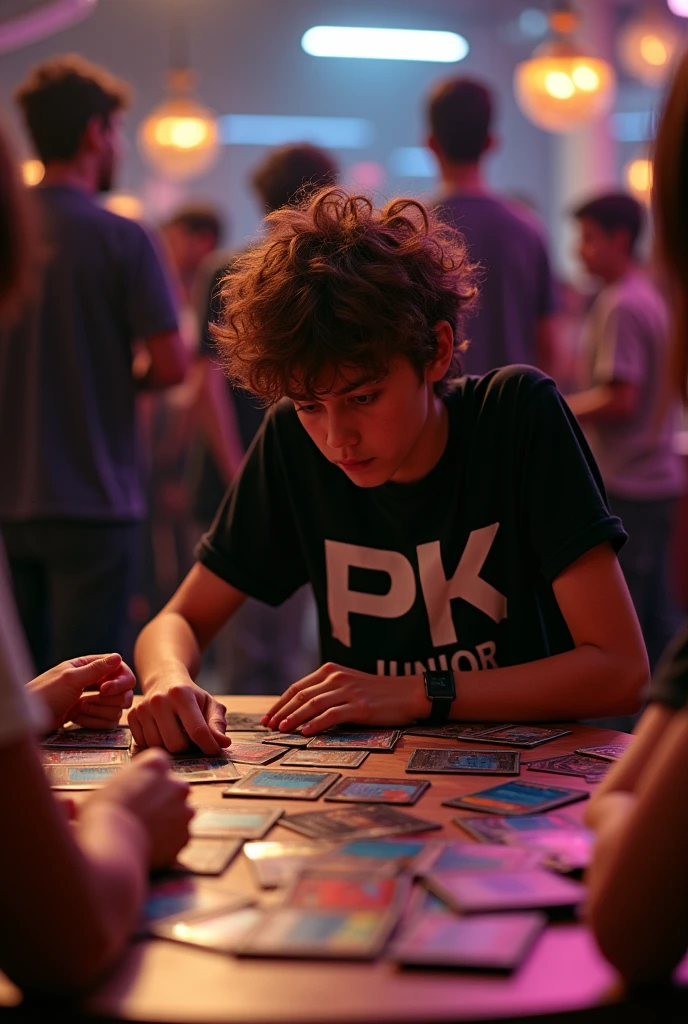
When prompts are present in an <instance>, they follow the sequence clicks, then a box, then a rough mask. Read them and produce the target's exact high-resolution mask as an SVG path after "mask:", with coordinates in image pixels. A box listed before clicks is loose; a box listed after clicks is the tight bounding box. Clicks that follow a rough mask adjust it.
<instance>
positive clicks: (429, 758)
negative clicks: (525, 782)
mask: <svg viewBox="0 0 688 1024" xmlns="http://www.w3.org/2000/svg"><path fill="white" fill-rule="evenodd" d="M520 756H521V755H520V754H519V752H518V751H517V750H461V749H460V748H457V749H456V750H453V749H452V748H451V747H437V748H433V747H424V748H421V749H419V750H414V751H413V753H412V754H411V756H410V758H409V759H408V763H407V765H406V771H407V772H442V773H443V774H447V775H518V773H519V771H520V761H519V758H520Z"/></svg>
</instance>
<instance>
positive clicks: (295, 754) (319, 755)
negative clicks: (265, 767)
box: [281, 750, 369, 768]
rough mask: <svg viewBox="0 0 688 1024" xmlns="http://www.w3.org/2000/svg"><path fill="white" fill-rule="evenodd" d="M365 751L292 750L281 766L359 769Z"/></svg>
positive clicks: (365, 754) (366, 753) (366, 754)
mask: <svg viewBox="0 0 688 1024" xmlns="http://www.w3.org/2000/svg"><path fill="white" fill-rule="evenodd" d="M368 753H369V751H367V750H292V751H291V752H290V753H289V754H287V755H286V756H285V757H283V758H282V762H281V763H282V764H285V765H289V766H290V767H291V766H293V767H295V768H325V767H327V768H359V767H360V766H361V765H362V764H363V762H364V761H365V759H366V757H367V756H368Z"/></svg>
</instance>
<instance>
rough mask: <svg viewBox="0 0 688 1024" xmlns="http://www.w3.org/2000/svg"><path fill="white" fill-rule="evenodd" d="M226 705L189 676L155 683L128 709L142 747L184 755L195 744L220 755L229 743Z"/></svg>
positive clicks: (130, 720)
mask: <svg viewBox="0 0 688 1024" xmlns="http://www.w3.org/2000/svg"><path fill="white" fill-rule="evenodd" d="M226 710H227V709H226V708H225V706H224V704H221V703H220V702H219V700H215V698H214V697H211V696H210V694H209V693H207V692H206V691H205V690H203V689H201V687H200V686H196V684H195V683H194V682H192V680H191V679H190V678H188V677H187V679H186V680H181V681H170V680H165V681H161V682H158V683H154V684H153V685H152V686H151V687H150V689H149V690H148V692H147V693H146V694H145V695H144V697H143V699H142V700H141V701H140V702H139V703H138V704H137V705H136V707H133V708H132V709H131V711H130V712H129V719H128V721H129V726H130V728H131V732H132V736H133V737H134V742H135V743H136V744H137V746H139V747H165V748H166V749H167V750H169V751H170V752H171V753H173V754H181V753H182V752H183V751H185V750H188V749H189V746H190V745H191V744H192V743H193V744H195V745H196V746H197V747H200V749H201V750H202V751H203V753H204V754H209V755H212V754H219V753H220V751H221V750H222V748H223V747H228V746H229V745H230V742H231V741H230V739H229V737H228V736H226V735H225V731H226V728H227V725H226V722H225V712H226Z"/></svg>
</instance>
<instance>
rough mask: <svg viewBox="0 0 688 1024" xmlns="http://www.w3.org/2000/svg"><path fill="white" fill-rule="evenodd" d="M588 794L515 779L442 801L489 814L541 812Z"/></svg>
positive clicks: (444, 803)
mask: <svg viewBox="0 0 688 1024" xmlns="http://www.w3.org/2000/svg"><path fill="white" fill-rule="evenodd" d="M587 797H588V793H587V792H586V791H584V790H580V789H564V787H563V786H538V785H536V783H534V782H523V781H522V780H521V779H518V780H516V779H514V780H513V781H511V782H502V783H501V784H500V785H499V786H492V787H490V789H481V790H479V791H478V792H477V793H466V795H465V796H456V797H454V798H453V799H451V800H443V801H442V804H443V806H444V807H464V808H465V809H466V810H468V811H484V812H485V813H487V814H505V815H512V814H539V813H541V812H542V811H549V810H552V809H553V808H554V807H563V806H564V805H565V804H572V803H575V801H576V800H585V799H587Z"/></svg>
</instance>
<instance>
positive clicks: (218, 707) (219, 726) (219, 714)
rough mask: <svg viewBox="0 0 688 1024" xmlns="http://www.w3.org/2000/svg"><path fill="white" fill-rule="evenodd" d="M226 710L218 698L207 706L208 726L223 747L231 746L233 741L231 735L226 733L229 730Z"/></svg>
mask: <svg viewBox="0 0 688 1024" xmlns="http://www.w3.org/2000/svg"><path fill="white" fill-rule="evenodd" d="M226 710H227V709H226V708H225V706H224V704H220V702H219V701H217V700H212V702H211V703H210V704H209V706H208V707H207V708H206V718H207V722H208V728H209V729H210V731H211V733H212V734H213V736H214V738H215V740H216V741H217V742H218V743H219V744H220V746H221V747H229V746H230V745H231V742H232V741H231V740H230V738H229V736H227V735H225V734H226V732H227V721H226V719H225V713H226Z"/></svg>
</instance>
